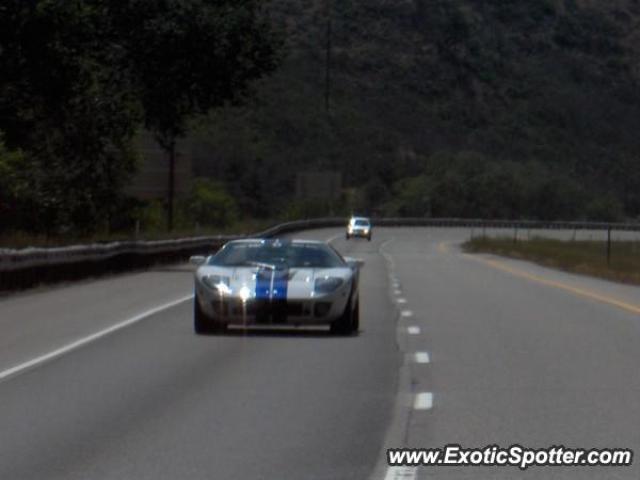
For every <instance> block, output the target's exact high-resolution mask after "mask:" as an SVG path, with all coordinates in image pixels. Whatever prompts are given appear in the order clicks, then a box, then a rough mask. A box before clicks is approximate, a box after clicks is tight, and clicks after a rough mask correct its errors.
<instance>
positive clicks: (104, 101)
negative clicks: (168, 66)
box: [0, 0, 140, 232]
mask: <svg viewBox="0 0 640 480" xmlns="http://www.w3.org/2000/svg"><path fill="white" fill-rule="evenodd" d="M113 27H114V24H113V18H112V17H111V16H110V15H108V11H107V9H106V6H105V3H104V2H103V1H101V0H78V1H74V2H56V1H53V0H37V1H30V2H23V1H20V0H9V1H7V2H3V4H2V6H0V64H1V65H2V71H3V75H2V76H1V77H0V129H1V130H3V131H4V133H5V141H6V144H7V146H8V147H9V148H12V149H15V148H20V149H21V150H22V152H23V156H22V160H21V162H19V163H18V164H16V174H17V175H19V177H20V178H21V179H22V180H23V181H24V182H25V184H24V188H23V189H22V190H21V191H22V194H23V197H22V198H23V199H24V195H26V196H27V197H28V200H26V199H25V201H27V203H29V204H30V205H31V208H29V209H26V210H25V212H27V213H28V215H29V219H30V220H31V221H29V222H25V224H27V225H28V227H29V229H30V230H41V229H42V230H45V231H47V232H51V231H52V230H53V229H60V228H76V229H80V230H85V231H90V230H95V229H96V228H98V226H100V225H102V224H104V223H108V222H109V217H110V216H111V213H112V206H113V205H114V203H115V201H116V199H117V197H118V196H119V194H120V192H121V186H122V184H123V182H124V180H125V179H126V177H127V175H128V174H129V173H130V172H131V170H132V168H133V158H134V155H133V149H132V146H131V145H132V139H133V135H134V132H135V129H136V127H137V125H138V124H139V122H140V109H139V107H138V102H137V100H136V98H135V96H134V92H133V90H132V89H131V84H130V81H129V77H128V75H127V74H126V72H125V71H123V70H122V68H121V65H122V50H121V48H120V47H119V41H118V39H117V37H116V36H115V33H116V32H115V30H114V28H113Z"/></svg>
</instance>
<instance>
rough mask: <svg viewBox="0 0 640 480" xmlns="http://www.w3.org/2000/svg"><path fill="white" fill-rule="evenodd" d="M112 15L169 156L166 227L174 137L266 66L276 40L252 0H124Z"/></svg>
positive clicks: (272, 61) (234, 97)
mask: <svg viewBox="0 0 640 480" xmlns="http://www.w3.org/2000/svg"><path fill="white" fill-rule="evenodd" d="M117 18H118V23H119V25H120V33H121V36H122V38H123V39H124V40H125V48H126V49H127V60H128V64H129V68H130V71H131V72H132V77H133V78H134V79H135V82H136V85H137V88H138V91H139V95H140V98H141V100H142V104H143V107H144V115H145V124H146V126H147V128H149V129H150V130H151V131H152V132H154V134H155V136H156V139H157V140H158V142H159V144H160V145H161V146H162V148H163V149H164V150H165V151H166V152H167V155H168V159H169V179H168V184H169V187H168V192H169V195H168V208H167V227H168V229H169V230H171V229H172V228H173V210H174V207H173V205H174V175H175V160H176V159H175V146H176V140H177V139H178V138H180V137H182V136H183V135H184V134H185V132H186V130H187V127H188V121H189V120H190V119H191V118H193V117H194V116H195V115H197V114H205V113H207V112H208V111H209V110H211V109H212V108H214V107H220V106H222V105H224V103H225V102H229V101H234V102H237V101H239V100H241V99H242V98H243V96H244V95H245V94H246V93H247V91H248V88H249V86H250V83H251V82H252V81H254V80H256V79H258V78H260V77H262V76H263V75H265V74H266V73H267V72H270V71H272V70H273V69H274V68H275V67H276V60H277V47H278V43H279V40H278V37H277V35H276V34H275V33H274V31H273V29H272V27H271V25H270V23H269V22H268V19H267V17H266V16H265V15H264V14H263V12H262V10H261V8H260V7H259V2H258V1H257V0H163V1H157V0H135V1H134V0H131V1H129V2H125V3H124V6H122V7H121V8H118V10H117Z"/></svg>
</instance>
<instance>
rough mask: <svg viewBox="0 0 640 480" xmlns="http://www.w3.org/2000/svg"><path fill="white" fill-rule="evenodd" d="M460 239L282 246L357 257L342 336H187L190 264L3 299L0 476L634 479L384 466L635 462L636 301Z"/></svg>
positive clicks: (413, 233) (618, 288) (607, 286)
mask: <svg viewBox="0 0 640 480" xmlns="http://www.w3.org/2000/svg"><path fill="white" fill-rule="evenodd" d="M468 235H469V232H468V231H466V230H456V229H427V228H411V229H410V228H396V229H377V230H375V231H374V238H373V241H371V242H367V241H366V240H351V241H349V242H347V241H346V240H344V237H343V232H342V231H341V230H337V229H326V230H317V231H312V232H304V233H301V234H298V235H296V236H297V237H305V238H317V239H323V240H328V239H331V240H332V243H333V245H334V246H336V247H337V248H338V249H339V250H340V251H341V252H343V253H344V254H347V255H350V256H357V257H360V258H362V259H364V260H365V261H366V266H365V267H364V269H363V271H362V276H361V282H362V283H361V305H360V308H361V330H360V332H359V334H358V335H357V336H354V337H332V336H330V335H328V333H327V332H326V330H323V329H315V330H314V329H309V330H306V329H305V330H295V329H290V330H277V331H272V330H257V331H253V330H252V331H248V332H247V331H242V330H239V331H235V330H234V331H233V332H232V333H230V334H228V335H223V336H200V337H199V336H196V335H194V334H193V331H192V317H191V313H192V304H191V301H190V300H189V296H190V293H191V291H192V288H193V284H192V269H191V268H190V267H188V266H175V267H163V268H158V269H154V270H151V271H148V272H138V273H134V274H127V275H121V276H116V277H112V278H108V279H100V280H93V281H87V282H82V283H78V284H69V285H63V286H57V287H51V288H43V289H40V290H36V291H31V292H27V293H23V294H18V295H13V296H9V297H5V298H3V299H2V300H0V479H1V480H13V479H37V480H41V479H82V480H86V479H90V480H94V479H95V480H98V479H117V480H128V479H132V480H144V479H154V480H161V479H225V480H226V479H243V480H244V479H274V480H281V479H282V480H287V479H292V480H297V479H369V478H375V479H385V480H389V479H401V478H402V479H405V480H406V479H413V478H443V479H472V478H473V479H476V478H479V479H507V478H509V479H511V478H526V479H546V478H550V479H551V478H552V479H566V478H571V479H603V478H612V479H634V480H637V479H638V478H640V467H639V466H638V463H637V462H635V463H634V464H633V465H632V466H630V467H595V468H593V467H572V468H569V467H533V468H531V469H529V470H526V471H524V472H523V471H520V470H518V469H517V468H514V467H500V468H498V467H451V466H449V467H433V466H432V467H420V468H418V469H415V468H388V467H387V465H386V456H385V449H386V448H391V447H404V446H408V447H414V448H438V447H443V446H444V445H446V444H451V443H455V444H460V445H462V446H463V447H485V446H487V445H492V444H497V445H500V446H505V447H508V446H509V445H512V444H516V443H517V444H521V445H524V446H530V447H535V448H541V447H551V446H553V445H565V446H570V447H576V448H578V447H580V448H606V447H620V448H631V449H634V450H635V451H637V452H640V289H638V288H636V287H630V286H624V285H617V284H612V283H609V282H604V281H600V280H595V279H590V278H586V277H580V276H576V275H570V274H565V273H561V272H555V271H553V270H549V269H545V268H542V267H537V266H534V265H531V264H529V263H526V262H518V261H512V260H505V259H499V258H497V257H491V256H483V255H479V256H467V255H464V254H462V253H461V252H460V251H459V249H458V247H457V244H458V243H459V242H460V241H463V240H464V239H465V238H466V237H467V236H468ZM638 461H640V460H638Z"/></svg>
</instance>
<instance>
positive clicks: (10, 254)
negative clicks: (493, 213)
mask: <svg viewBox="0 0 640 480" xmlns="http://www.w3.org/2000/svg"><path fill="white" fill-rule="evenodd" d="M345 224H346V219H344V218H318V219H311V220H300V221H294V222H288V223H282V224H280V225H276V226H274V227H272V228H269V229H267V230H265V231H262V232H257V233H255V234H252V235H250V236H251V237H263V238H268V237H274V236H277V235H282V234H285V233H291V232H295V231H300V230H307V229H311V228H325V227H341V226H343V225H345ZM373 224H374V225H376V226H426V227H471V228H517V229H531V230H534V229H568V230H606V231H609V232H610V231H612V230H624V231H640V224H636V223H598V222H544V221H529V220H477V219H456V218H377V219H376V218H374V219H373ZM246 237H247V235H227V236H224V235H220V236H203V237H194V238H183V239H176V240H157V241H127V242H113V243H106V244H92V245H74V246H68V247H56V248H25V249H20V250H11V249H0V290H16V289H23V288H29V287H32V286H34V285H38V284H41V283H51V282H58V281H68V280H77V279H80V278H86V277H93V276H98V275H103V274H106V273H115V272H121V271H126V270H136V269H141V268H147V267H149V266H151V265H154V264H159V263H171V262H177V261H180V260H183V259H185V258H187V257H188V256H190V255H195V254H202V253H209V252H212V251H215V250H217V249H218V248H220V246H222V245H223V244H224V243H225V242H227V241H229V240H233V239H236V238H246Z"/></svg>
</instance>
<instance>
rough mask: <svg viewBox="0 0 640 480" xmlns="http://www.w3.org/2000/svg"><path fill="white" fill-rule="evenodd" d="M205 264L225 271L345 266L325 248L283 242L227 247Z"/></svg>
mask: <svg viewBox="0 0 640 480" xmlns="http://www.w3.org/2000/svg"><path fill="white" fill-rule="evenodd" d="M208 264H209V265H218V266H225V267H240V266H255V265H260V264H267V265H275V266H277V267H289V268H291V267H297V268H335V267H344V266H345V263H344V260H343V259H342V258H341V257H340V256H339V255H338V254H337V253H336V252H334V251H333V250H332V249H331V248H330V247H328V246H326V245H322V244H314V243H286V242H282V243H281V242H255V243H248V242H238V243H229V244H227V245H226V246H225V247H224V248H223V249H222V250H220V251H219V252H218V253H217V254H216V255H214V256H213V257H211V259H210V260H209V262H208Z"/></svg>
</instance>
